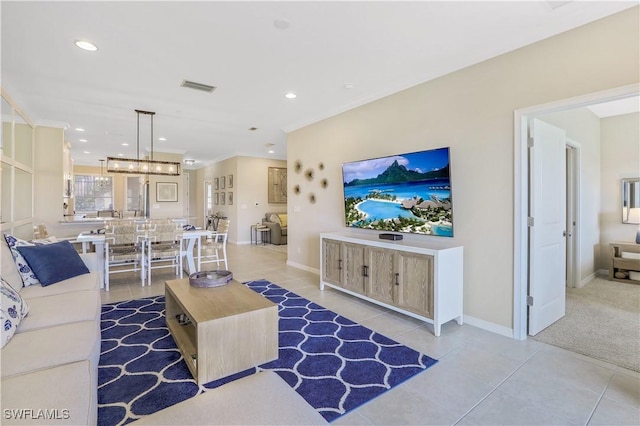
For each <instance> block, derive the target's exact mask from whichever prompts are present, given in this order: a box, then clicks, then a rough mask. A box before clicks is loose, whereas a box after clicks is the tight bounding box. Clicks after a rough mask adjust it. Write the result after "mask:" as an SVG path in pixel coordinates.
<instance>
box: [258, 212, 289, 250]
mask: <svg viewBox="0 0 640 426" xmlns="http://www.w3.org/2000/svg"><path fill="white" fill-rule="evenodd" d="M262 224H263V225H265V226H266V227H268V228H269V230H270V232H269V234H270V235H269V236H270V237H271V240H270V242H271V244H277V245H280V244H287V214H286V213H266V214H265V215H264V218H263V219H262Z"/></svg>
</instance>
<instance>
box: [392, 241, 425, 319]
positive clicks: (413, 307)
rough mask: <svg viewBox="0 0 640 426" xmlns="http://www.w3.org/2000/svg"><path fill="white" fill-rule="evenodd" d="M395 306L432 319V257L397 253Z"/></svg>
mask: <svg viewBox="0 0 640 426" xmlns="http://www.w3.org/2000/svg"><path fill="white" fill-rule="evenodd" d="M396 260H397V261H396V274H397V275H396V277H394V284H395V287H396V290H397V297H396V303H395V304H396V306H399V307H401V308H402V309H405V310H407V311H411V312H415V313H416V314H420V315H423V316H425V317H427V318H430V319H433V256H429V255H424V254H416V253H409V252H402V251H398V252H397V255H396Z"/></svg>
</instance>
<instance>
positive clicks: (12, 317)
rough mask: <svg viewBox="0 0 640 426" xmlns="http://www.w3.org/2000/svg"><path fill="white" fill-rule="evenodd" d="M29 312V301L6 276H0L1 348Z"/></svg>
mask: <svg viewBox="0 0 640 426" xmlns="http://www.w3.org/2000/svg"><path fill="white" fill-rule="evenodd" d="M28 313H29V305H27V301H26V300H23V299H22V297H20V293H18V292H17V291H15V290H14V289H13V287H11V285H9V283H7V282H6V281H5V280H4V278H0V324H1V325H2V328H1V329H0V348H2V347H4V345H6V344H7V342H8V341H9V340H10V339H11V337H13V335H14V334H15V332H16V329H17V328H18V324H20V321H21V320H22V318H24V317H26V316H27V314H28Z"/></svg>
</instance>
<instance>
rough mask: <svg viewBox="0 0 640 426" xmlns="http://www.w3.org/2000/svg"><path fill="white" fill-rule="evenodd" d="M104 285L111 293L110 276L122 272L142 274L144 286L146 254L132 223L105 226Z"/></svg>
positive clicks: (141, 278)
mask: <svg viewBox="0 0 640 426" xmlns="http://www.w3.org/2000/svg"><path fill="white" fill-rule="evenodd" d="M104 238H105V245H104V258H105V259H104V283H105V290H106V291H109V276H110V275H111V274H116V273H121V272H140V280H141V282H142V285H143V286H144V277H145V269H144V262H143V259H144V253H143V246H142V244H141V242H140V241H139V238H138V232H137V230H136V227H135V225H134V224H132V223H128V222H124V223H123V222H117V223H107V224H106V225H105V233H104Z"/></svg>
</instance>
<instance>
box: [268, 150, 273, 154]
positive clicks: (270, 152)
mask: <svg viewBox="0 0 640 426" xmlns="http://www.w3.org/2000/svg"><path fill="white" fill-rule="evenodd" d="M267 152H268V153H269V154H274V153H275V151H274V150H272V149H270V150H269V151H267Z"/></svg>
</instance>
